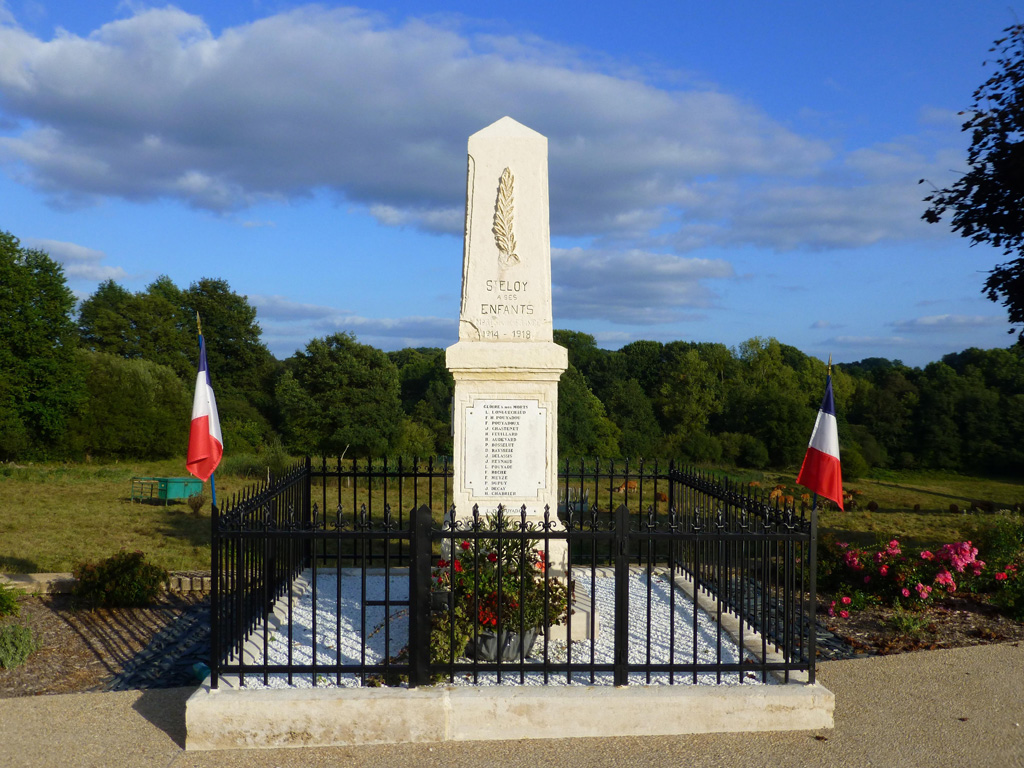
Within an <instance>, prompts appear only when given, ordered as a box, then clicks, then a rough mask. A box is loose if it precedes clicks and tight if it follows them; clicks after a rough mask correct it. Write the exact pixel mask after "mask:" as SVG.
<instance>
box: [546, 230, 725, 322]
mask: <svg viewBox="0 0 1024 768" xmlns="http://www.w3.org/2000/svg"><path fill="white" fill-rule="evenodd" d="M734 276H735V273H734V272H733V268H732V265H731V264H729V263H728V262H727V261H723V260H721V259H699V258H687V257H682V256H676V255H672V254H662V253H649V252H645V251H638V250H633V251H625V252H616V251H603V250H599V249H584V248H571V249H557V248H556V249H552V253H551V280H552V284H553V287H552V301H553V303H554V306H555V307H556V308H557V314H558V320H562V319H582V318H589V319H602V320H608V321H611V322H616V323H628V324H642V325H651V324H658V323H669V322H675V321H679V320H686V319H696V318H698V317H702V315H701V314H700V313H699V312H694V310H704V309H707V308H709V307H711V306H712V305H713V304H714V302H715V298H716V294H715V293H714V292H713V291H712V290H711V289H710V288H709V287H708V286H707V285H706V282H705V281H707V280H710V279H722V278H732V277H734Z"/></svg>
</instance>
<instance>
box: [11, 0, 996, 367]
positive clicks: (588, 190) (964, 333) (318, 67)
mask: <svg viewBox="0 0 1024 768" xmlns="http://www.w3.org/2000/svg"><path fill="white" fill-rule="evenodd" d="M630 6H633V4H625V3H621V2H606V1H605V0H594V1H591V2H586V3H583V2H574V1H573V0H563V2H559V3H551V2H547V1H545V2H539V1H535V0H518V1H517V2H515V3H508V4H487V3H470V2H443V1H440V0H439V1H437V2H422V3H412V2H402V1H401V0H394V1H393V2H388V3H379V4H376V5H373V6H370V5H365V6H343V5H337V4H333V3H324V4H319V5H305V4H300V3H292V2H285V1H284V0H280V1H275V0H225V1H224V2H217V3H208V2H199V1H198V0H197V1H195V2H193V1H192V0H183V1H182V2H178V3H177V4H175V5H152V4H147V3H142V2H114V1H110V2H107V1H106V0H93V1H91V2H87V3H85V2H81V1H80V0H67V1H66V2H47V1H46V0H6V1H5V0H0V229H4V230H7V231H10V232H11V233H12V234H14V235H15V236H17V237H18V238H20V239H21V240H22V242H23V244H26V245H29V246H33V247H39V248H43V249H45V250H47V251H48V252H49V253H50V254H51V255H52V256H53V257H54V258H56V259H57V260H59V261H61V262H62V263H63V264H64V268H65V272H66V274H67V277H68V280H69V284H70V285H71V287H72V288H73V289H74V290H75V291H76V293H77V294H78V295H80V296H82V297H84V296H88V295H89V294H90V293H91V292H92V291H93V290H95V288H96V286H97V284H98V283H99V282H100V281H101V280H105V279H108V278H112V279H114V280H116V281H117V282H118V283H120V284H122V285H124V286H125V287H127V288H129V289H131V290H143V289H144V288H145V287H146V286H147V285H148V284H149V283H150V282H152V281H153V280H154V279H155V278H156V277H157V276H159V275H161V274H166V275H168V276H170V277H171V279H172V280H174V281H175V282H176V283H177V284H178V285H179V286H182V287H185V286H187V285H188V284H189V283H191V282H193V281H194V280H197V279H199V278H201V277H221V278H224V279H226V280H227V281H228V282H229V283H230V284H231V287H232V288H233V289H234V290H235V291H237V292H239V293H242V294H245V295H247V296H248V297H249V299H250V301H251V302H252V303H253V304H254V305H255V306H256V307H257V309H258V319H259V322H260V324H261V326H262V327H263V331H264V339H265V341H266V342H267V343H268V345H269V346H270V348H271V350H272V351H273V352H274V353H275V354H276V355H277V356H278V357H286V356H288V355H290V354H291V353H292V352H293V351H294V350H295V349H296V348H300V347H302V346H304V345H305V343H306V342H307V341H308V340H309V339H310V338H312V337H314V336H323V335H326V334H329V333H333V332H335V331H337V330H347V331H352V332H354V333H355V334H356V336H357V337H358V338H359V340H360V341H363V342H366V343H369V344H373V345H375V346H378V347H381V348H383V349H397V348H401V347H405V346H448V345H450V344H452V343H454V342H455V341H456V339H457V319H458V308H459V295H460V280H461V267H462V264H461V262H462V223H463V215H464V205H465V163H466V159H465V154H466V140H467V138H468V136H469V135H470V134H472V133H474V132H476V131H477V130H479V129H481V128H483V127H485V126H486V125H489V124H490V123H492V122H494V121H495V120H497V119H499V118H501V117H503V116H504V115H510V116H512V117H514V118H515V119H517V120H519V121H520V122H522V123H524V124H526V125H528V126H529V127H531V128H533V129H535V130H537V131H539V132H540V133H542V134H544V135H546V136H547V137H548V140H549V153H550V171H549V173H550V183H551V190H550V199H551V234H552V279H553V285H554V288H553V294H554V295H553V302H554V314H555V327H558V328H570V329H573V330H580V331H586V332H588V333H592V334H593V335H594V336H595V337H596V338H597V339H598V342H599V343H600V344H601V345H602V346H605V347H609V348H613V349H616V348H618V347H620V346H622V345H623V344H625V343H628V342H630V341H633V340H635V339H657V340H662V341H671V340H674V339H686V340H695V341H717V342H723V343H725V344H727V345H730V346H733V345H736V344H739V343H740V342H741V341H743V340H745V339H747V338H750V337H752V336H775V337H776V338H778V339H779V340H780V341H782V342H784V343H787V344H791V345H793V346H796V347H798V348H800V349H802V350H803V351H805V352H807V353H808V354H811V355H815V356H818V357H821V358H822V359H825V358H827V357H828V355H829V354H832V355H833V356H834V358H835V359H836V360H837V361H853V360H859V359H862V358H864V357H874V356H880V357H888V358H899V359H901V360H903V361H904V362H906V363H908V364H911V365H924V364H926V363H928V362H930V361H932V360H936V359H938V358H939V357H941V356H942V355H943V354H946V353H948V352H954V351H959V350H961V349H964V348H966V347H970V346H978V347H984V348H989V347H997V346H1007V345H1009V343H1010V342H1011V341H1012V338H1013V337H1010V336H1008V335H1007V330H1008V329H1009V325H1008V323H1007V320H1006V314H1005V312H1003V311H1002V309H1001V307H999V306H998V305H996V304H993V303H991V302H989V301H987V300H986V299H985V298H984V297H983V296H982V294H981V291H980V289H981V285H982V283H983V281H984V279H985V272H986V270H988V269H991V267H992V266H993V265H995V264H996V263H998V262H999V260H1000V254H999V253H998V252H997V251H996V250H994V249H991V248H987V247H977V248H970V247H968V245H967V243H966V242H964V241H962V239H961V238H958V237H956V236H955V235H953V234H951V233H950V232H949V230H948V228H947V227H946V226H945V225H927V224H925V223H924V222H922V221H921V219H920V217H921V213H922V212H923V210H924V207H925V204H924V203H922V202H921V198H922V197H923V196H924V195H925V194H927V192H928V189H929V187H928V185H919V184H918V180H919V179H921V178H925V179H928V180H929V182H931V183H933V184H935V185H937V186H944V185H947V184H949V183H950V182H951V181H952V180H954V179H955V178H956V175H957V173H958V172H963V170H965V165H964V156H965V151H966V147H967V141H966V137H965V136H964V135H963V134H962V133H961V132H960V124H961V122H962V121H963V117H962V116H959V115H958V114H957V112H958V111H959V110H962V109H964V108H966V107H967V106H968V105H969V104H970V103H971V94H972V92H973V91H974V89H975V88H976V87H977V86H978V85H980V84H981V82H983V81H984V80H985V79H986V77H987V76H988V73H989V72H990V71H991V70H990V69H986V68H985V67H984V66H983V61H984V60H985V58H986V56H987V55H988V49H989V47H990V46H991V43H992V41H993V40H994V39H996V38H997V37H999V36H1000V32H1001V30H1002V29H1003V28H1004V27H1006V26H1008V25H1009V24H1011V23H1013V22H1014V16H1013V13H1012V11H1011V10H1010V9H1009V8H1008V6H1007V5H1006V3H1005V2H1004V0H970V1H969V2H968V1H967V0H962V1H957V2H954V1H953V0H945V1H943V0H927V1H921V2H918V1H917V0H905V1H904V0H900V1H897V2H892V0H886V1H884V2H874V1H873V0H865V1H864V2H858V3H822V2H820V0H817V1H815V2H786V3H764V2H761V1H760V0H737V1H736V2H728V3H709V2H707V0H701V2H691V1H690V0H674V2H662V1H658V2H650V3H643V4H637V5H635V6H633V7H630Z"/></svg>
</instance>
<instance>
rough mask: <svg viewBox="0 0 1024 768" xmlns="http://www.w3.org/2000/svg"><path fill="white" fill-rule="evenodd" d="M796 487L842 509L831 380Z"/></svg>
mask: <svg viewBox="0 0 1024 768" xmlns="http://www.w3.org/2000/svg"><path fill="white" fill-rule="evenodd" d="M796 481H797V483H799V484H800V485H802V486H804V488H809V489H810V490H812V491H814V492H815V493H816V494H818V495H819V496H824V497H825V498H826V499H831V500H832V501H834V502H835V503H836V504H837V505H838V506H839V508H840V509H842V508H843V473H842V468H841V467H840V465H839V429H838V427H837V425H836V404H835V400H834V399H833V398H832V376H831V375H830V376H829V377H828V379H827V380H826V382H825V397H824V399H823V400H822V401H821V409H820V410H819V411H818V418H817V419H816V420H815V422H814V431H813V432H811V441H810V443H809V444H808V445H807V453H806V454H805V455H804V463H803V466H801V467H800V474H799V475H797V477H796Z"/></svg>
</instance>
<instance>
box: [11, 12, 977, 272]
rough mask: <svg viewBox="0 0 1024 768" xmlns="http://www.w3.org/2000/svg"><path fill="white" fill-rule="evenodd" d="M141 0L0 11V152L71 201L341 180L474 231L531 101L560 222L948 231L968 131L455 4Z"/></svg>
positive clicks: (799, 231) (773, 232)
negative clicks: (800, 118)
mask: <svg viewBox="0 0 1024 768" xmlns="http://www.w3.org/2000/svg"><path fill="white" fill-rule="evenodd" d="M0 8H2V6H0ZM130 8H132V9H133V10H132V15H131V16H129V17H127V18H124V19H120V20H117V21H113V22H110V23H108V24H105V25H103V26H101V27H100V28H99V29H97V30H95V31H94V32H93V33H92V34H90V35H88V36H84V37H82V36H78V35H75V34H71V33H68V32H60V33H58V34H57V35H56V36H55V37H53V38H52V39H49V40H44V39H40V38H38V37H36V36H34V35H33V34H31V33H30V32H28V31H26V30H24V29H22V28H20V27H19V26H17V25H16V23H15V22H13V20H11V19H10V18H9V17H8V18H7V19H6V20H0V104H2V105H3V106H2V108H0V123H3V124H4V125H9V126H11V128H10V129H8V130H7V133H8V134H9V135H6V136H0V163H4V164H5V165H6V167H7V168H8V170H9V172H10V173H11V174H12V175H14V176H15V177H16V178H18V179H19V180H21V181H23V182H24V183H28V184H31V185H33V186H35V187H37V188H38V189H40V190H43V191H44V192H45V193H47V194H48V195H49V196H50V199H51V202H52V203H53V204H55V205H61V206H81V205H86V204H89V203H90V202H93V201H95V200H97V199H100V198H103V197H108V196H112V197H120V198H124V199H128V200H133V201H146V200H152V199H157V198H171V199H176V200H179V201H182V202H184V203H185V204H187V205H190V206H194V207H198V208H204V209H209V210H214V211H228V210H237V209H244V208H246V207H248V206H251V205H254V204H256V203H260V202H265V201H281V200H289V199H296V198H304V197H307V196H310V195H312V194H314V193H316V192H317V191H319V190H323V189H328V190H332V191H333V192H334V193H335V194H336V195H337V196H338V198H339V199H341V200H344V201H345V202H346V203H347V204H350V205H354V206H357V207H361V208H363V209H365V210H366V211H367V212H368V213H370V215H372V216H373V217H375V218H376V219H377V220H378V221H380V222H382V223H384V224H386V225H389V226H410V227H416V228H420V229H424V230H428V231H435V232H448V233H458V232H460V231H461V229H462V226H463V220H464V219H463V210H462V205H463V199H462V195H463V191H464V188H465V165H464V157H465V146H466V144H465V142H466V137H467V136H468V135H469V134H470V133H473V132H474V131H476V130H479V129H480V128H482V127H484V126H485V125H487V124H489V123H491V122H493V121H494V120H496V119H498V118H500V117H502V116H503V115H505V114H508V113H512V114H513V116H514V117H516V119H518V120H520V121H522V122H524V123H526V124H527V125H530V126H531V127H533V128H535V129H536V130H538V131H540V132H541V133H543V134H545V135H546V136H548V137H549V149H550V163H551V200H552V206H553V207H552V211H551V215H552V232H553V233H554V234H555V235H556V236H557V235H561V236H582V237H587V238H596V241H595V242H596V244H597V245H599V246H601V247H608V248H618V249H622V248H623V247H632V248H636V247H641V248H645V249H649V250H666V249H672V250H675V251H676V252H687V251H690V250H693V249H696V248H700V247H704V246H708V245H717V246H746V245H754V246H758V247H768V248H771V249H775V250H780V251H785V250H791V249H796V248H816V249H836V248H853V247H860V246H864V245H871V244H874V243H879V242H883V241H891V240H907V239H912V238H922V237H938V236H940V235H942V234H947V233H945V232H944V231H943V230H942V229H941V228H938V227H931V228H928V227H926V226H925V225H924V224H923V223H922V222H920V215H921V213H922V211H923V204H922V203H921V197H922V191H921V188H919V187H918V186H917V180H918V179H919V178H932V179H936V180H937V183H943V181H942V179H943V178H944V177H945V176H946V175H947V174H948V168H950V167H952V166H951V164H950V163H951V162H952V160H953V159H954V155H956V153H949V152H945V153H944V152H941V151H932V152H924V151H923V150H922V149H921V148H920V147H919V146H918V145H917V143H916V141H915V139H914V138H913V137H903V138H900V139H898V140H894V141H892V142H889V143H886V144H880V145H878V146H874V147H865V148H860V149H855V150H854V151H851V152H848V153H845V154H843V153H840V152H839V151H838V150H837V148H836V147H834V146H830V145H829V143H827V142H826V141H823V140H820V139H818V138H814V137H809V136H804V135H800V134H798V133H796V132H794V131H793V130H791V129H790V128H788V127H786V125H784V124H783V123H782V122H779V121H777V120H775V119H773V118H771V117H769V116H768V115H767V114H766V113H765V112H764V111H762V110H761V109H760V108H759V107H758V106H756V105H754V104H751V103H750V102H748V101H745V100H743V99H740V98H737V97H735V96H733V95H731V94H728V93H723V92H721V91H719V90H716V89H715V88H714V87H713V86H711V85H707V84H704V83H699V82H698V81H696V80H695V79H692V78H691V79H690V80H689V81H688V83H689V84H687V85H680V86H679V87H676V88H673V89H669V88H664V87H656V86H654V85H652V84H650V81H649V80H648V79H645V73H643V72H638V71H633V70H630V69H627V68H625V67H622V66H618V65H615V64H609V63H608V62H605V61H599V60H598V59H597V58H596V57H594V56H593V55H589V54H587V53H585V52H581V51H575V50H573V49H571V48H567V47H565V46H559V45H554V44H552V43H550V42H548V41H545V40H541V39H539V38H536V37H529V36H525V37H520V38H508V37H498V36H494V35H488V34H481V33H478V32H474V31H473V30H472V29H471V27H470V24H469V23H468V22H460V21H458V20H455V19H453V18H452V17H445V18H443V19H441V18H440V17H434V16H432V17H428V18H425V19H408V20H404V21H402V22H399V23H396V22H394V21H392V20H390V19H388V18H387V17H386V16H383V15H380V14H374V13H370V12H367V11H363V10H360V9H356V8H325V7H322V6H308V7H302V8H298V9H295V10H292V11H289V12H284V13H279V14H275V15H271V16H267V17H265V18H261V19H258V20H256V21H254V22H251V23H248V24H244V25H240V26H236V27H232V28H227V29H224V30H223V31H221V32H219V33H217V34H215V33H213V32H212V31H211V30H210V28H209V26H208V25H207V24H206V22H205V21H204V20H203V19H202V18H201V17H199V16H196V15H192V14H188V13H186V12H184V11H181V10H178V9H176V8H174V7H173V6H168V7H166V8H162V9H145V8H135V7H134V6H130ZM946 118H948V115H945V114H944V113H943V112H942V110H935V109H932V110H924V111H923V112H922V114H921V119H922V121H924V123H925V124H926V125H929V126H933V128H931V129H929V130H939V129H940V128H950V127H951V126H950V125H949V121H948V119H946ZM956 157H957V158H959V157H960V156H959V155H956Z"/></svg>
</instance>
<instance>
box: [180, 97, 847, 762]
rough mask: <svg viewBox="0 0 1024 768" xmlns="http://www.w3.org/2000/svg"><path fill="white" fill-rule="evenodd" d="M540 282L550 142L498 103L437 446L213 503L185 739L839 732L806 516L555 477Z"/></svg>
mask: <svg viewBox="0 0 1024 768" xmlns="http://www.w3.org/2000/svg"><path fill="white" fill-rule="evenodd" d="M453 258H457V254H453ZM551 296H552V292H551V246H550V233H549V214H548V143H547V139H546V138H545V137H544V136H543V135H541V134H540V133H538V132H536V131H534V130H532V129H531V128H528V127H526V126H524V125H522V124H521V123H518V122H517V121H515V120H513V119H512V118H510V117H503V118H501V119H500V120H498V121H496V122H494V123H492V124H491V125H489V126H487V127H485V128H483V129H482V130H480V131H478V132H476V133H474V134H472V135H471V136H470V137H469V141H468V160H467V174H466V219H465V240H464V246H463V254H462V291H461V300H460V304H459V332H458V339H457V341H455V343H454V344H452V345H451V346H450V347H448V348H447V350H446V355H445V357H446V365H447V367H448V370H449V371H450V372H451V374H452V377H453V378H454V381H455V389H454V397H453V405H452V431H453V436H454V443H453V445H454V447H453V456H452V461H451V463H450V464H449V462H448V461H447V459H442V460H439V461H438V464H439V465H440V467H439V466H438V464H435V463H432V462H431V463H429V464H428V465H427V468H426V469H423V467H422V466H418V465H417V464H416V462H415V461H414V462H413V467H412V468H411V469H409V470H408V471H405V473H404V474H403V469H402V466H403V465H402V463H401V462H400V461H399V462H396V463H391V464H389V463H388V462H387V461H386V460H383V461H378V462H376V463H374V462H366V463H365V469H362V470H360V469H358V467H357V463H356V462H354V461H353V462H351V463H349V464H348V465H343V462H342V460H341V459H340V458H336V459H332V460H330V461H329V460H328V458H327V457H323V458H322V460H321V462H320V464H319V465H317V464H316V463H314V461H313V460H312V459H311V458H309V457H307V458H306V459H305V461H304V462H302V463H300V464H297V465H296V466H295V467H294V468H293V469H292V470H291V471H289V472H288V473H287V474H285V475H282V477H280V478H275V479H274V480H273V481H270V480H268V481H267V483H265V484H261V485H260V486H258V487H254V488H253V489H251V490H249V491H246V492H245V493H243V494H241V495H240V496H239V497H238V498H233V499H232V500H231V501H230V502H229V503H228V504H226V505H224V507H223V509H221V508H215V509H214V511H213V517H212V519H211V595H210V616H211V641H210V642H211V653H210V676H209V677H208V678H207V680H206V682H205V683H204V684H203V685H202V686H201V687H200V688H199V689H198V690H197V691H196V692H195V693H194V694H193V695H192V696H191V697H190V698H189V700H188V703H187V706H186V713H185V721H186V730H187V738H186V749H189V750H210V749H238V748H275V747H298V746H331V745H350V746H351V745H362V744H381V743H395V742H442V741H476V740H495V739H542V738H544V739H552V738H581V737H605V736H646V735H671V734H684V733H707V732H716V731H718V732H722V731H762V730H797V729H801V730H802V729H817V728H830V727H832V715H833V710H834V704H835V699H834V696H833V695H832V694H831V692H829V691H828V690H827V689H825V688H823V687H822V686H821V685H820V684H818V683H816V682H815V678H814V675H815V666H814V660H815V659H816V657H817V655H816V650H815V643H816V637H817V635H816V631H815V629H814V628H815V626H816V625H815V620H814V606H815V602H816V598H815V586H814V578H815V577H814V573H815V570H814V568H813V566H812V567H811V568H809V569H806V568H804V567H803V565H802V564H804V563H807V562H811V563H814V562H816V555H815V552H816V534H815V531H816V519H815V518H814V517H813V516H812V517H810V518H805V517H803V516H797V514H796V512H795V510H792V509H790V510H785V509H782V510H780V509H779V507H778V505H775V507H774V508H771V507H770V506H769V505H768V504H767V501H766V500H764V499H761V498H760V497H756V496H750V495H744V494H737V493H734V492H731V490H730V488H729V487H728V486H725V485H723V484H720V483H716V482H714V481H712V480H710V479H708V478H707V477H706V476H705V475H703V474H700V473H692V472H688V471H686V470H682V469H680V468H677V467H675V466H674V465H673V464H669V466H668V467H663V468H662V469H660V470H659V468H658V464H657V462H653V464H654V468H653V469H651V470H645V468H644V464H643V462H638V464H639V467H638V468H637V469H631V465H630V464H629V462H623V464H624V466H625V469H619V470H616V469H615V464H614V462H606V463H605V464H601V463H600V462H599V461H595V462H594V464H593V468H589V467H588V469H587V471H586V472H584V471H583V469H580V470H579V471H576V472H575V473H571V472H570V470H569V468H568V467H566V469H565V472H564V474H563V475H560V474H559V463H558V424H557V414H558V382H559V379H560V377H561V375H562V374H563V372H564V371H565V370H566V368H567V367H568V354H567V351H566V350H565V349H564V348H563V347H561V346H559V345H557V344H555V343H554V341H553V328H552V301H551ZM453 309H454V308H453ZM396 464H397V469H394V467H395V466H396ZM608 465H611V469H607V470H603V471H602V470H600V469H599V468H598V467H599V466H601V467H603V466H608ZM389 467H392V469H389ZM330 489H334V490H335V491H336V493H337V495H336V496H333V497H332V496H331V495H330ZM343 492H344V495H343ZM403 493H404V494H405V495H404V496H403V495H402V494H403ZM389 494H390V495H389ZM410 499H411V500H412V501H411V503H410ZM574 499H575V500H577V501H580V500H583V499H588V500H589V503H588V504H587V506H586V507H585V508H583V507H580V506H577V507H572V506H571V504H570V502H572V501H573V500H574ZM499 508H500V509H501V510H503V511H504V513H505V514H506V515H507V518H506V520H507V522H508V523H509V524H510V525H508V528H507V529H506V528H500V527H486V526H489V525H490V522H493V518H494V516H495V514H496V513H497V512H498V510H499ZM378 510H383V513H381V512H380V511H378ZM452 510H454V514H452ZM577 512H579V514H576V513H577ZM474 513H475V514H474ZM442 514H443V515H444V521H443V522H441V516H442ZM522 515H525V520H526V525H527V527H528V532H524V531H522V530H521V529H520V527H519V526H520V524H521V516H522ZM486 518H490V519H491V520H490V521H489V522H485V519H486ZM475 523H480V524H481V525H480V526H479V527H477V526H476V525H475ZM737 534H739V535H737ZM542 554H543V557H541V555H542ZM570 555H571V557H570ZM456 565H458V566H459V567H458V568H456V567H455V566H456ZM548 566H551V567H550V568H549V567H548ZM805 573H806V574H809V582H808V581H805ZM524 574H525V575H524ZM535 574H536V575H535ZM766 574H767V575H766ZM485 582H486V583H487V586H486V588H485V587H484V584H485ZM460 589H461V590H462V591H461V592H460V591H459V590H460ZM556 595H557V596H558V597H557V601H558V603H557V604H558V605H559V606H560V607H557V608H555V605H556ZM503 601H504V602H503ZM566 606H569V607H570V608H569V609H568V610H567V609H566ZM528 611H532V614H531V615H530V617H529V618H527V612H528ZM517 620H518V621H519V626H516V621H517ZM458 622H465V624H464V626H468V627H470V629H468V630H466V631H467V633H468V635H457V634H456V629H455V627H456V624H457V623H458ZM460 626H463V625H460ZM516 633H518V634H519V638H518V640H517V642H515V643H514V644H512V643H509V644H508V647H509V648H511V649H512V651H511V652H510V653H509V654H507V655H506V654H504V653H501V654H499V653H495V654H493V655H490V656H486V655H485V654H481V653H478V652H477V649H480V648H482V647H484V645H485V642H484V641H485V637H484V635H485V634H489V635H490V640H492V641H493V645H494V646H495V647H498V646H502V647H505V646H504V645H503V644H504V643H505V640H510V639H511V638H512V637H513V636H514V635H516ZM503 636H504V638H505V640H503V639H502V637H503ZM538 636H540V637H538ZM524 637H529V638H530V639H529V641H528V642H527V641H525V640H523V638H524ZM534 641H536V642H534ZM567 713H571V716H569V717H567V716H566V714H567Z"/></svg>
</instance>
